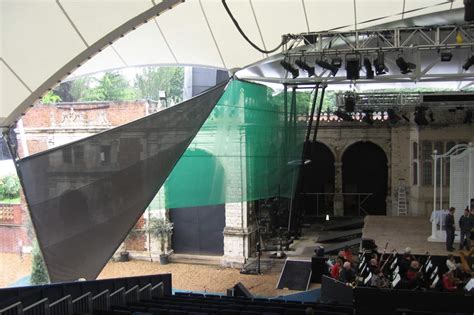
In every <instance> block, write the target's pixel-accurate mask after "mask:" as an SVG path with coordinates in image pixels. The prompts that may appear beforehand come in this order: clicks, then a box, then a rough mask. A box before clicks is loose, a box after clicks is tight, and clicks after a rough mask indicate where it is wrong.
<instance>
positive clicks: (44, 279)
mask: <svg viewBox="0 0 474 315" xmlns="http://www.w3.org/2000/svg"><path fill="white" fill-rule="evenodd" d="M31 253H32V255H33V260H32V262H31V278H30V284H33V285H41V284H47V283H49V276H48V271H47V270H46V265H45V264H44V260H43V256H42V255H41V251H40V249H39V245H38V242H37V241H35V242H34V244H33V249H32V251H31Z"/></svg>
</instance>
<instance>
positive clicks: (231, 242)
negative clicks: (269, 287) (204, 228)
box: [222, 202, 252, 268]
mask: <svg viewBox="0 0 474 315" xmlns="http://www.w3.org/2000/svg"><path fill="white" fill-rule="evenodd" d="M225 225H226V226H225V228H224V257H223V258H222V264H223V265H224V266H230V267H238V268H240V267H242V266H243V264H244V263H245V260H246V259H247V258H248V257H249V236H250V234H251V233H252V231H249V229H248V226H247V203H246V202H237V203H227V204H226V205H225Z"/></svg>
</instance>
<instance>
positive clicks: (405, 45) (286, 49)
mask: <svg viewBox="0 0 474 315" xmlns="http://www.w3.org/2000/svg"><path fill="white" fill-rule="evenodd" d="M286 36H289V38H290V40H289V41H288V42H287V43H286V45H284V46H283V48H282V49H283V50H282V52H283V53H284V54H286V55H288V56H292V55H294V56H297V55H300V54H301V52H300V51H299V50H300V48H301V46H303V47H304V54H305V55H310V54H315V55H325V56H330V55H341V54H345V53H354V52H358V53H361V54H364V53H370V52H378V51H387V52H390V51H392V52H394V51H403V50H404V49H416V50H440V49H452V48H463V47H465V48H471V47H474V24H473V23H470V24H465V25H443V26H436V27H407V28H392V29H379V30H358V31H349V32H330V31H326V32H314V33H303V34H298V35H286ZM460 38H461V40H460Z"/></svg>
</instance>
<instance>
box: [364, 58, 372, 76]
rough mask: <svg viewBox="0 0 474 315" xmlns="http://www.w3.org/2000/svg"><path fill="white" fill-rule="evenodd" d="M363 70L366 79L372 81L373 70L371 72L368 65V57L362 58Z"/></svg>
mask: <svg viewBox="0 0 474 315" xmlns="http://www.w3.org/2000/svg"><path fill="white" fill-rule="evenodd" d="M364 68H365V73H366V77H367V79H373V78H374V70H372V64H371V63H370V60H369V58H368V57H365V58H364Z"/></svg>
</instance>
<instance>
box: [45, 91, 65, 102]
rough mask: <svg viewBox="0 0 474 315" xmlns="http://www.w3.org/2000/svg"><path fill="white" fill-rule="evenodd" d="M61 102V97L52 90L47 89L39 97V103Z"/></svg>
mask: <svg viewBox="0 0 474 315" xmlns="http://www.w3.org/2000/svg"><path fill="white" fill-rule="evenodd" d="M58 102H61V97H59V96H58V95H56V93H55V92H54V91H49V92H48V93H47V94H46V95H45V96H43V97H42V98H41V103H43V104H56V103H58Z"/></svg>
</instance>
